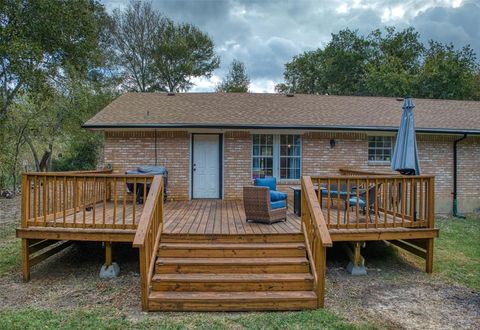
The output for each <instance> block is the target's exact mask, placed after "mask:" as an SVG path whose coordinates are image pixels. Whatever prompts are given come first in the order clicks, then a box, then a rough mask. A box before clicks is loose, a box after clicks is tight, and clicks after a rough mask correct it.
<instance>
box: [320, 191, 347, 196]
mask: <svg viewBox="0 0 480 330" xmlns="http://www.w3.org/2000/svg"><path fill="white" fill-rule="evenodd" d="M347 194H348V192H346V191H340V193H338V191H336V190H330V198H337V197H338V195H340V197H342V196H347ZM322 196H323V197H327V196H328V190H326V189H322Z"/></svg>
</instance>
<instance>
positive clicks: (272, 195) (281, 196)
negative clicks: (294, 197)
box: [270, 190, 288, 202]
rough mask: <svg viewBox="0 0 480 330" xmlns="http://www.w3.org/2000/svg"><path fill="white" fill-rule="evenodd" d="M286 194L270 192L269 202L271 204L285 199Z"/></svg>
mask: <svg viewBox="0 0 480 330" xmlns="http://www.w3.org/2000/svg"><path fill="white" fill-rule="evenodd" d="M287 197H288V195H287V193H284V192H281V191H275V190H270V201H271V202H278V201H283V200H285V199H287Z"/></svg>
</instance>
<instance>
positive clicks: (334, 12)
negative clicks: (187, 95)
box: [103, 0, 480, 92]
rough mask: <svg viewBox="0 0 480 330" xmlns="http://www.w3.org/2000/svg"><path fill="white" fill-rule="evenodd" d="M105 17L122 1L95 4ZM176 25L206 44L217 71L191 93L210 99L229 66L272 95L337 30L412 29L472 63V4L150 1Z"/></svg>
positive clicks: (475, 26)
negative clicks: (294, 64)
mask: <svg viewBox="0 0 480 330" xmlns="http://www.w3.org/2000/svg"><path fill="white" fill-rule="evenodd" d="M103 2H104V4H105V6H106V8H107V10H108V11H111V10H113V9H115V8H123V7H125V6H126V5H128V2H129V0H103ZM152 3H153V6H154V7H155V8H157V9H158V10H159V11H161V12H163V13H164V14H165V15H166V16H168V17H170V18H172V19H174V20H175V21H178V22H189V23H193V24H195V25H197V26H198V27H199V28H200V29H202V30H203V31H204V32H206V33H208V34H209V35H210V37H211V38H212V39H213V41H214V43H215V47H216V51H217V53H218V55H219V56H220V58H221V67H220V68H219V69H218V70H216V71H215V72H214V75H213V76H212V78H210V79H199V80H196V81H195V82H196V87H195V88H193V89H192V91H213V89H214V87H215V85H216V84H217V83H218V82H219V81H220V80H221V79H222V78H223V77H224V75H225V73H226V71H227V69H228V65H229V64H230V62H231V61H232V60H233V59H238V60H240V61H242V62H244V63H245V65H246V68H247V73H248V75H249V77H250V79H251V86H250V90H251V91H253V92H273V88H274V85H275V84H276V83H279V82H281V81H282V80H283V79H282V75H283V68H284V64H285V63H286V62H288V61H290V60H291V59H292V57H293V56H294V55H297V54H299V53H302V52H303V51H306V50H312V49H316V48H318V47H323V46H324V45H325V44H326V43H327V42H328V41H329V40H330V37H331V33H336V32H338V31H339V30H341V29H344V28H347V27H348V28H350V29H358V30H359V31H360V32H361V33H365V34H366V33H368V32H370V31H371V30H373V29H375V28H382V27H384V26H387V25H393V26H396V27H397V28H399V29H402V28H405V27H407V26H414V27H415V28H416V29H417V31H419V32H420V34H421V38H422V41H424V42H426V41H427V40H429V39H434V40H438V41H442V42H452V43H453V44H454V45H455V46H457V47H461V46H463V45H466V44H470V45H471V46H472V47H473V49H474V50H475V52H476V53H477V55H478V56H479V57H480V0H316V1H315V0H290V1H280V0H278V1H273V0H272V1H270V0H248V1H247V0H191V1H184V0H153V1H152Z"/></svg>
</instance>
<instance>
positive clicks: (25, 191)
mask: <svg viewBox="0 0 480 330" xmlns="http://www.w3.org/2000/svg"><path fill="white" fill-rule="evenodd" d="M29 208H30V189H29V184H28V176H27V175H26V174H22V205H21V217H22V221H21V226H22V228H27V227H28V217H29V215H28V214H29V212H30V210H29Z"/></svg>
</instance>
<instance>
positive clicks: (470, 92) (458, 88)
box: [417, 41, 480, 100]
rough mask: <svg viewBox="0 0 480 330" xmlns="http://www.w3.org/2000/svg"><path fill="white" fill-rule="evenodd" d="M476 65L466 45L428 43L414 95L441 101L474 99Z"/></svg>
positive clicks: (477, 69) (479, 85)
mask: <svg viewBox="0 0 480 330" xmlns="http://www.w3.org/2000/svg"><path fill="white" fill-rule="evenodd" d="M478 74H479V64H478V62H477V59H476V56H475V53H474V52H473V50H472V48H470V46H465V47H463V48H461V49H459V50H456V49H455V48H454V46H453V45H452V44H442V43H439V42H435V41H430V42H429V47H428V49H427V51H426V55H425V59H424V64H423V66H422V68H421V70H420V73H419V76H418V85H417V86H418V87H417V90H418V94H417V95H418V96H419V97H427V98H441V99H464V100H465V99H466V100H469V99H475V98H476V99H478V90H479V89H480V84H479V80H478Z"/></svg>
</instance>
